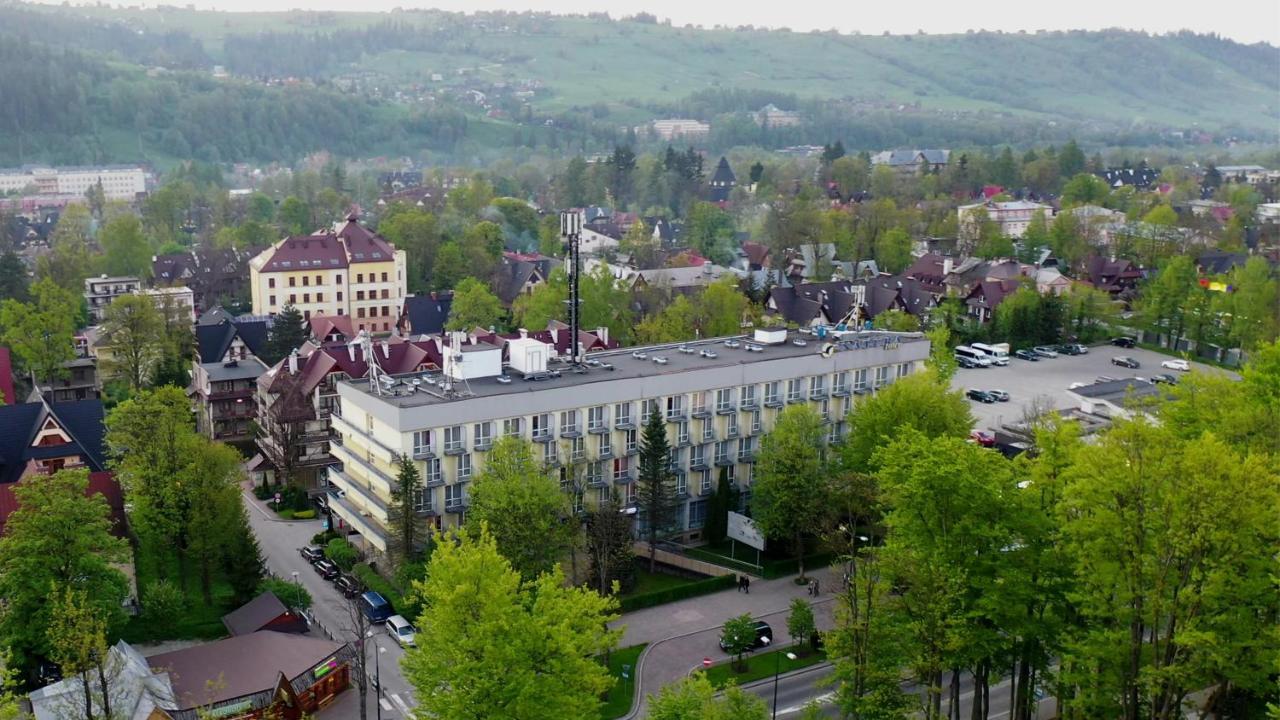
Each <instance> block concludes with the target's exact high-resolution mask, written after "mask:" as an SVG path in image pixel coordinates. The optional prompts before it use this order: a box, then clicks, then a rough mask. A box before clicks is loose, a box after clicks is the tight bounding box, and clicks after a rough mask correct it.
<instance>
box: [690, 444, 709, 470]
mask: <svg viewBox="0 0 1280 720" xmlns="http://www.w3.org/2000/svg"><path fill="white" fill-rule="evenodd" d="M706 452H707V446H706V445H694V446H693V449H692V450H690V451H689V468H690V469H691V470H692V469H697V468H701V467H704V466H706V464H707V456H706Z"/></svg>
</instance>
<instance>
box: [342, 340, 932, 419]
mask: <svg viewBox="0 0 1280 720" xmlns="http://www.w3.org/2000/svg"><path fill="white" fill-rule="evenodd" d="M914 342H924V343H927V342H928V339H927V338H926V337H925V336H924V335H923V334H922V333H898V332H887V331H879V330H867V331H862V332H850V333H845V334H844V335H843V337H841V338H839V339H836V338H834V337H827V338H819V337H817V336H816V335H815V334H813V333H812V332H809V331H799V332H796V331H788V332H787V333H786V340H785V341H784V342H780V343H773V344H766V343H764V342H759V341H757V340H755V339H754V338H753V337H752V336H750V335H735V336H731V337H721V338H710V339H705V340H696V341H690V342H685V343H669V344H663V345H648V346H643V347H628V348H622V349H618V350H607V351H597V352H592V353H590V354H588V355H587V358H586V366H585V367H584V368H580V369H575V368H573V367H572V366H571V365H570V364H569V363H568V362H567V361H565V360H558V359H554V358H553V359H552V360H551V361H550V362H549V363H548V364H547V372H546V373H540V374H537V375H538V376H537V379H533V378H530V377H526V376H523V375H522V374H521V373H520V372H518V371H517V370H515V369H514V368H509V367H506V365H505V363H504V369H503V372H504V375H502V376H492V377H481V378H475V379H471V380H467V381H465V382H464V381H454V382H453V389H452V392H450V393H446V392H445V390H444V376H443V374H442V373H440V372H429V373H407V374H403V375H393V376H386V379H385V380H384V382H383V384H382V387H383V390H382V392H381V393H376V392H374V389H371V387H370V381H369V380H368V379H366V378H354V379H351V380H345V381H343V383H342V384H343V385H347V386H350V387H353V388H355V389H357V390H359V391H361V392H364V393H367V394H370V395H377V396H378V397H380V398H381V399H382V400H384V401H386V402H388V403H391V404H394V405H396V406H397V407H415V406H422V405H432V404H438V403H447V402H454V401H459V400H466V399H469V398H475V397H492V396H498V395H515V394H517V393H529V392H537V391H540V390H548V389H553V388H564V387H574V386H578V385H587V384H590V383H597V382H609V381H613V380H624V379H633V378H642V377H654V376H659V375H673V374H677V373H682V372H688V371H693V370H705V369H709V368H732V367H737V366H740V365H745V364H749V363H758V362H766V361H769V360H778V359H783V358H798V357H804V356H807V355H818V354H820V353H822V352H823V350H824V348H825V347H827V345H828V344H831V345H832V348H831V349H832V350H833V351H834V352H851V351H858V350H863V349H873V348H890V347H896V346H897V345H899V344H901V343H914ZM464 349H465V348H464ZM477 349H480V348H477Z"/></svg>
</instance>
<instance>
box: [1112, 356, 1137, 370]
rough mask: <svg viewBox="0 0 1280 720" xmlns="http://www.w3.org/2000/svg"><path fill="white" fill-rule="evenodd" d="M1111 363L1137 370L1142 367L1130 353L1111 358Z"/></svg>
mask: <svg viewBox="0 0 1280 720" xmlns="http://www.w3.org/2000/svg"><path fill="white" fill-rule="evenodd" d="M1111 364H1112V365H1119V366H1120V367H1126V368H1129V369H1130V370H1137V369H1138V368H1139V367H1142V364H1141V363H1139V362H1138V361H1137V360H1134V359H1133V358H1131V357H1129V356H1128V355H1117V356H1115V357H1113V358H1111Z"/></svg>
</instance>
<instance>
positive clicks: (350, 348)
mask: <svg viewBox="0 0 1280 720" xmlns="http://www.w3.org/2000/svg"><path fill="white" fill-rule="evenodd" d="M347 357H348V358H350V359H351V362H355V361H356V344H355V342H354V341H353V342H349V343H347Z"/></svg>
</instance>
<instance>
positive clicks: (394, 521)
mask: <svg viewBox="0 0 1280 720" xmlns="http://www.w3.org/2000/svg"><path fill="white" fill-rule="evenodd" d="M399 465H400V472H399V474H398V475H397V476H396V484H395V487H393V488H391V504H390V505H389V506H388V507H387V526H388V527H390V528H391V535H390V537H388V538H387V545H388V547H387V550H388V551H389V554H390V556H391V558H392V561H393V562H394V563H396V565H397V566H398V567H404V566H405V565H406V564H408V563H410V562H412V561H413V559H414V554H415V551H416V548H417V545H418V544H420V543H421V542H422V538H421V535H422V521H421V520H419V519H418V516H417V514H416V513H415V512H414V510H413V503H414V498H416V497H417V495H418V493H419V492H420V491H421V490H422V474H421V473H419V472H418V465H417V464H416V463H415V462H414V461H413V458H411V457H409V456H408V455H401V456H400V458H399Z"/></svg>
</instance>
